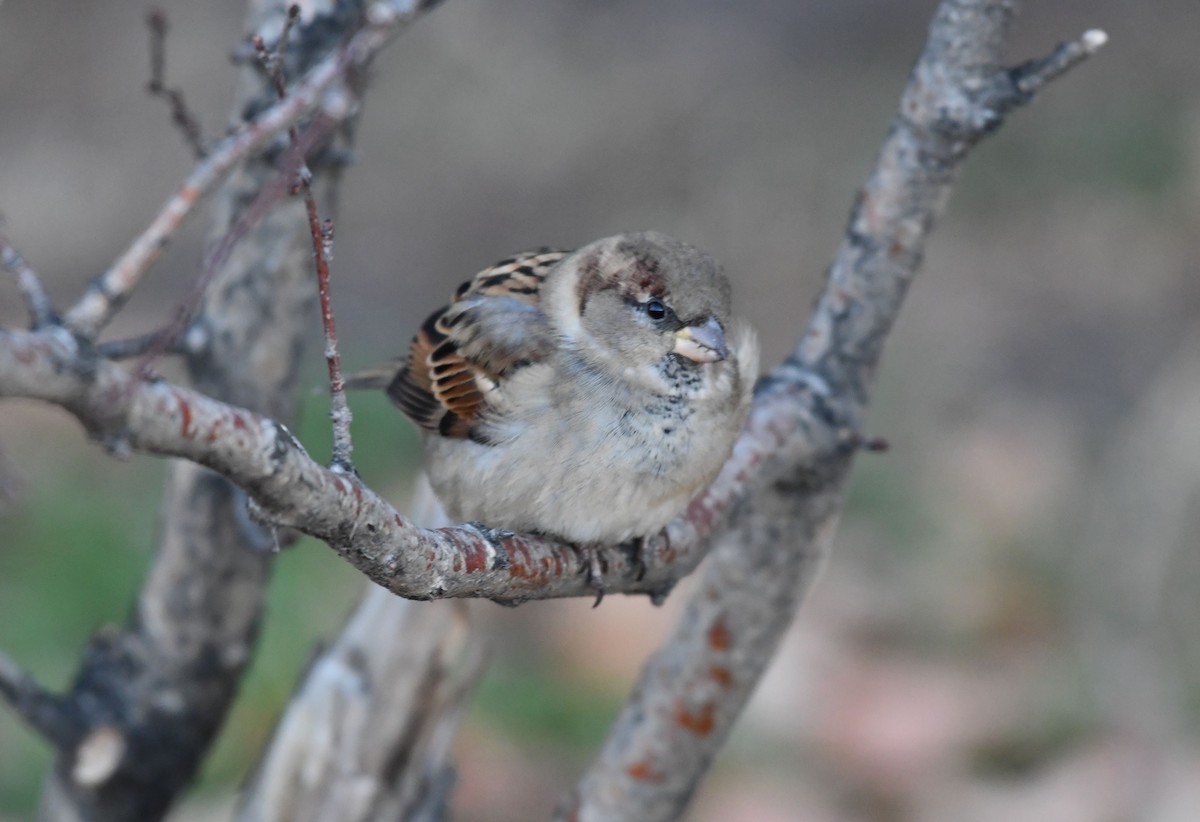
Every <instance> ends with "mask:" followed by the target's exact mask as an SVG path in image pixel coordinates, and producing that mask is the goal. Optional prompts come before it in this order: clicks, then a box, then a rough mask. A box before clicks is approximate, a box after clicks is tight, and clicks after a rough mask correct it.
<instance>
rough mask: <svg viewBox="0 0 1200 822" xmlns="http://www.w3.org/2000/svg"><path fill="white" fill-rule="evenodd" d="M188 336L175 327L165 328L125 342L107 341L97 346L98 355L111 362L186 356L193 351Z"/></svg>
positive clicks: (172, 325)
mask: <svg viewBox="0 0 1200 822" xmlns="http://www.w3.org/2000/svg"><path fill="white" fill-rule="evenodd" d="M185 338H186V335H183V334H179V333H178V332H177V331H176V330H175V325H174V323H172V324H171V325H167V326H164V327H162V328H160V329H158V330H157V331H151V332H149V333H148V334H142V335H140V336H137V337H127V338H125V339H123V340H107V341H105V342H102V343H97V344H96V353H97V354H99V355H100V356H101V357H107V358H108V359H110V360H132V359H134V358H136V357H146V356H154V357H157V356H161V355H163V354H185V353H189V352H190V351H191V350H192V347H191V346H190V345H188V344H187V342H186V339H185Z"/></svg>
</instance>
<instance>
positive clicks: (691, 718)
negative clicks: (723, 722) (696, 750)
mask: <svg viewBox="0 0 1200 822" xmlns="http://www.w3.org/2000/svg"><path fill="white" fill-rule="evenodd" d="M716 712H717V709H716V706H714V705H713V704H712V703H711V702H705V703H704V706H703V707H702V708H700V710H699V711H689V710H688V709H687V708H686V707H684V706H683V705H677V706H676V707H675V724H676V725H678V726H679V727H681V728H683V729H685V730H688V731H691V732H692V733H694V734H695V735H696V736H708V735H709V734H710V733H712V732H713V728H715V727H716V726H717V720H716Z"/></svg>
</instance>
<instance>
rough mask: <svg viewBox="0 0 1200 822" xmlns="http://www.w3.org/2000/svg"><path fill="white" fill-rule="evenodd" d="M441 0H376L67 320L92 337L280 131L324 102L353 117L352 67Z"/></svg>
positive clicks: (194, 178)
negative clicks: (350, 33)
mask: <svg viewBox="0 0 1200 822" xmlns="http://www.w3.org/2000/svg"><path fill="white" fill-rule="evenodd" d="M437 2H438V0H373V2H371V3H370V4H369V5H368V12H367V15H366V23H365V25H364V27H363V28H362V30H361V31H359V32H358V33H357V34H356V35H355V36H354V37H353V38H352V39H351V40H350V41H349V42H348V43H347V44H346V45H345V46H344V47H343V48H341V49H340V50H338V51H337V52H336V53H334V54H331V55H330V56H329V57H327V58H325V59H324V60H323V61H322V62H320V63H319V64H318V65H317V66H315V67H314V68H313V69H312V70H310V71H309V72H308V74H307V75H306V76H305V77H304V79H303V80H302V81H301V82H299V83H297V84H296V85H295V86H294V87H293V88H292V89H291V92H290V93H289V94H288V96H287V98H286V99H283V100H280V101H279V102H278V103H276V104H275V105H273V106H271V107H270V108H268V109H267V110H266V111H263V112H262V113H260V114H259V115H258V116H257V117H255V118H254V119H253V120H252V121H250V122H249V123H246V124H245V125H243V126H242V127H241V128H239V129H238V130H237V132H235V133H234V134H232V135H230V136H229V137H226V138H225V139H224V140H222V141H221V142H220V143H218V144H217V145H216V146H214V147H213V148H212V150H211V152H210V154H209V155H208V157H206V158H205V159H204V161H203V162H201V163H199V164H198V165H197V166H196V168H195V169H194V170H193V171H192V173H191V174H190V175H188V178H187V179H186V180H184V182H183V185H182V186H181V187H180V188H179V190H178V191H177V192H176V193H175V194H174V195H172V196H171V198H170V199H168V200H167V202H166V203H164V204H163V207H162V208H161V209H159V212H158V214H157V215H156V216H155V217H154V219H153V220H152V221H151V223H150V225H149V226H148V227H147V228H146V230H145V231H143V232H142V234H141V235H140V236H138V238H137V239H135V240H134V241H133V243H132V245H130V246H129V248H128V249H126V251H125V252H124V253H123V254H122V255H121V256H120V257H119V258H117V260H116V261H115V262H114V263H113V264H112V265H111V266H110V267H109V268H108V270H106V271H105V272H104V273H103V274H100V275H99V276H98V277H97V278H96V279H95V280H93V281H92V283H91V285H90V286H88V289H87V290H86V291H85V292H84V295H83V297H82V298H81V299H80V300H79V302H78V303H76V304H75V306H74V307H73V308H71V310H70V311H68V312H67V314H66V323H67V327H68V328H70V329H71V330H72V331H74V332H75V333H77V334H80V335H81V336H84V337H88V338H91V337H94V336H95V335H96V334H97V333H98V332H99V331H100V330H101V329H102V328H104V326H105V325H107V324H108V322H109V321H110V320H111V319H112V317H113V315H114V314H115V313H116V312H117V311H118V310H120V308H121V306H122V305H124V303H125V301H126V300H127V299H128V298H129V296H130V295H131V294H132V292H133V289H134V288H135V287H136V286H137V284H138V283H139V282H140V281H141V278H142V276H143V275H145V273H146V272H147V271H148V270H149V269H150V267H151V266H152V265H153V264H154V262H155V261H156V260H157V259H158V257H159V255H160V254H161V253H162V251H163V249H164V248H165V247H166V245H167V243H169V242H170V240H171V238H172V237H173V236H174V235H175V232H176V231H177V230H178V229H179V227H180V225H182V224H183V220H184V219H185V218H186V217H187V216H188V214H190V213H191V211H192V209H193V207H194V206H195V205H196V204H197V203H198V202H199V201H200V200H201V199H202V198H203V197H204V195H205V194H207V193H208V192H209V191H210V190H211V189H212V188H213V187H214V186H216V185H217V184H218V183H220V182H221V180H223V179H224V178H225V177H226V175H228V174H229V173H230V172H231V171H232V170H233V169H234V168H235V167H236V166H237V165H238V164H239V163H241V162H242V161H244V160H245V159H246V158H247V157H249V156H250V155H252V154H254V153H255V152H257V151H260V150H262V149H263V148H264V147H266V146H267V144H268V143H269V142H270V141H271V140H272V139H273V138H274V137H275V136H276V135H277V134H278V133H279V132H281V131H283V130H285V129H287V128H288V127H289V126H291V125H293V124H295V123H296V122H297V121H298V120H300V118H302V117H304V116H305V115H307V114H308V113H309V112H311V111H313V110H314V109H316V108H318V107H320V108H321V109H322V111H323V113H324V114H325V115H326V116H328V117H331V118H333V119H334V120H336V121H339V122H340V121H343V120H345V119H346V118H348V117H350V116H351V115H352V114H353V113H354V110H355V106H354V105H353V101H354V100H355V99H356V98H357V95H356V94H355V93H354V92H353V91H352V90H350V89H345V88H343V89H342V90H341V93H339V92H338V86H339V84H341V83H343V81H344V80H345V79H346V76H347V74H349V73H351V72H356V71H359V70H361V69H362V68H364V67H365V66H366V65H367V63H368V62H369V61H370V59H371V58H372V57H373V56H374V55H375V54H376V53H377V52H378V51H379V50H380V49H382V48H383V47H384V46H386V45H387V44H388V43H389V42H391V40H392V39H393V38H394V37H395V36H396V35H397V34H399V33H400V31H401V30H402V29H403V28H404V27H405V26H406V25H407V24H408V23H410V22H412V21H413V20H414V19H416V18H417V17H418V16H419V15H420V14H421V13H422V12H424V11H427V10H428V9H430V8H432V7H433V6H435V5H436V4H437Z"/></svg>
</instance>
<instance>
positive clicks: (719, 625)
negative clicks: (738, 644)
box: [708, 617, 731, 651]
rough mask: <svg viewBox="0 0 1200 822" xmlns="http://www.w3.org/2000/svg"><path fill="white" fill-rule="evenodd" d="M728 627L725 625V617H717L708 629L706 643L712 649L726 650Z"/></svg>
mask: <svg viewBox="0 0 1200 822" xmlns="http://www.w3.org/2000/svg"><path fill="white" fill-rule="evenodd" d="M730 644H731V642H730V636H729V628H727V627H726V626H725V618H724V617H718V618H717V621H716V622H714V623H713V625H712V627H711V628H709V629H708V645H709V647H710V648H712V649H713V650H714V651H728V650H729V646H730Z"/></svg>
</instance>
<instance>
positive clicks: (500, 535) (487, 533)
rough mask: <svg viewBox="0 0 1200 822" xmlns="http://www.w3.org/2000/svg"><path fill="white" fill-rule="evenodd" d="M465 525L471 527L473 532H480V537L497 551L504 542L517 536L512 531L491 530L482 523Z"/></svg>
mask: <svg viewBox="0 0 1200 822" xmlns="http://www.w3.org/2000/svg"><path fill="white" fill-rule="evenodd" d="M464 524H465V525H467V526H468V527H470V528H471V529H472V530H474V531H478V532H479V536H481V537H483V538H484V539H485V540H487V541H488V543H489V544H490V545H491V546H492V547H493V548H495V549H497V550H499V549H500V548H501V547H502V546H501V545H500V543H502V542H503V541H504V540H506V539H511V538H512V537H515V536H516V534H514V533H513V532H512V531H505V530H504V529H502V528H489V527H487V526H486V525H484V524H483V523H482V522H467V523H464Z"/></svg>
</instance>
